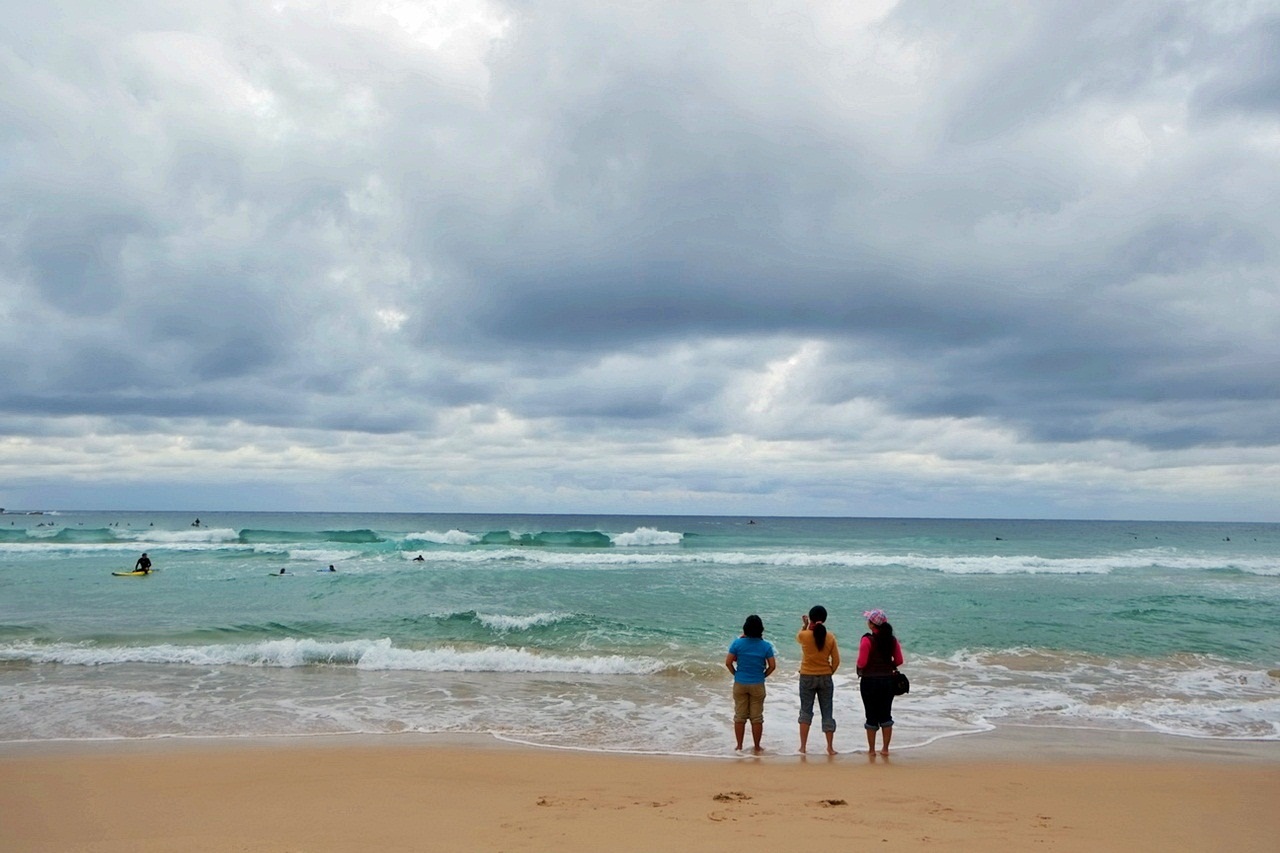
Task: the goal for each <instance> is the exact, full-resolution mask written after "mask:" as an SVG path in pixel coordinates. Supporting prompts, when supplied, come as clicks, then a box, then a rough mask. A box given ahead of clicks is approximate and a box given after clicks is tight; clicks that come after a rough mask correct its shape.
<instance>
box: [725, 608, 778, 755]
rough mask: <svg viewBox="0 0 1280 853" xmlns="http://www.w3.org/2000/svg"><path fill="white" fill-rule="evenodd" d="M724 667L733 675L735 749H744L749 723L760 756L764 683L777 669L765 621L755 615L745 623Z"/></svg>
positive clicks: (726, 658)
mask: <svg viewBox="0 0 1280 853" xmlns="http://www.w3.org/2000/svg"><path fill="white" fill-rule="evenodd" d="M724 665H725V667H726V668H727V669H728V670H729V672H731V673H733V734H734V737H736V738H737V739H738V745H737V746H736V747H734V748H735V749H738V750H741V749H742V736H743V735H744V734H746V730H747V720H750V721H751V739H752V740H753V741H754V742H755V749H754V751H755V752H760V751H761V750H760V735H761V734H763V732H764V695H765V691H764V680H765V679H766V678H768V677H769V676H770V675H771V674H772V673H773V671H774V670H775V669H776V668H777V666H778V661H777V658H776V657H775V656H774V652H773V644H772V643H770V642H769V641H768V640H766V639H764V620H763V619H761V618H760V617H759V616H757V615H755V614H754V613H752V614H751V615H750V616H748V617H747V621H746V622H743V623H742V636H741V637H739V638H738V639H736V640H734V641H733V642H732V643H731V644H730V645H729V654H727V655H725V658H724Z"/></svg>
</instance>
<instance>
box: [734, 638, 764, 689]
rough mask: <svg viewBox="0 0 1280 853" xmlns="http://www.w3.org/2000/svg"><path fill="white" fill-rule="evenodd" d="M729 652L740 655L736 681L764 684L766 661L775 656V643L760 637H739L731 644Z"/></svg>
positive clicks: (735, 675)
mask: <svg viewBox="0 0 1280 853" xmlns="http://www.w3.org/2000/svg"><path fill="white" fill-rule="evenodd" d="M729 654H731V655H737V656H738V663H737V665H736V666H735V668H736V669H737V672H736V673H734V676H733V680H734V681H736V682H737V683H738V684H764V662H765V661H767V660H768V659H769V658H771V657H775V655H774V653H773V643H771V642H769V641H768V640H764V639H761V638H759V637H739V638H738V639H736V640H734V641H733V642H732V643H730V644H729Z"/></svg>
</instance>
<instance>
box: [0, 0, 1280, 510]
mask: <svg viewBox="0 0 1280 853" xmlns="http://www.w3.org/2000/svg"><path fill="white" fill-rule="evenodd" d="M3 6H4V13H5V19H6V21H7V26H6V28H5V32H4V33H3V34H0V90H2V91H3V94H4V97H3V98H0V292H2V293H3V300H2V302H0V370H2V371H3V381H2V382H0V503H2V504H4V505H8V506H12V507H19V506H29V507H38V506H48V505H59V506H67V507H94V506H102V507H120V508H163V507H168V506H174V507H175V508H177V507H182V508H187V507H190V508H201V507H207V508H232V509H234V508H243V509H295V508H296V509H352V510H359V509H369V510H405V511H416V510H423V511H426V510H434V511H453V510H479V511H484V510H493V511H577V512H645V513H664V512H671V513H684V512H714V513H746V514H753V515H763V514H770V513H773V514H835V515H895V514H900V515H1003V516H1070V517H1080V516H1087V517H1127V518H1135V517H1138V518H1206V519H1217V518H1231V519H1244V520H1250V519H1265V520H1275V519H1276V518H1278V517H1280V492H1278V491H1277V490H1276V488H1275V486H1274V483H1275V482H1277V479H1278V477H1280V379H1278V378H1277V377H1280V263H1278V258H1277V246H1280V206H1277V205H1276V203H1275V199H1277V198H1280V98H1278V97H1277V91H1280V88H1278V86H1277V82H1278V81H1280V7H1277V6H1275V5H1274V4H1269V3H1261V4H1259V3H1251V2H1245V1H1244V0H1240V2H1221V3H1213V4H1195V3H1185V4H1183V3H1168V2H1132V3H1123V4H1115V3H1103V2H1072V3H1065V2H1064V3H1036V4H1020V3H1008V4H1000V3H995V4H981V5H980V6H978V7H976V8H975V7H973V6H970V5H964V6H958V5H956V4H951V3H945V2H912V0H901V2H881V3H871V2H869V3H857V4H848V3H821V2H817V3H815V2H769V3H764V2H761V3H748V4H741V3H702V4H683V3H627V4H600V3H503V2H496V1H495V2H475V0H456V2H432V3H420V2H408V0H403V2H401V0H386V2H379V3H362V2H355V0H352V2H347V3H343V2H319V0H316V2H311V0H282V2H278V3H274V4H236V3H223V2H213V3H206V4H171V3H163V2H154V3H146V2H142V3H130V4H126V5H124V6H120V5H118V4H105V5H104V4H99V3H92V2H81V3H77V2H50V3H45V4H19V3H4V4H3Z"/></svg>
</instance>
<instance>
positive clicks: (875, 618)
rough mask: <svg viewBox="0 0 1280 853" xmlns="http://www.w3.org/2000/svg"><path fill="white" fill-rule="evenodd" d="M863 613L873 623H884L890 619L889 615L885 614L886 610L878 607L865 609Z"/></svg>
mask: <svg viewBox="0 0 1280 853" xmlns="http://www.w3.org/2000/svg"><path fill="white" fill-rule="evenodd" d="M862 615H863V616H864V617H865V618H866V620H867V621H868V622H870V623H871V624H872V625H883V624H884V623H886V622H888V621H889V617H888V616H887V615H885V612H884V611H883V610H880V609H878V608H877V609H876V610H866V611H863V613H862Z"/></svg>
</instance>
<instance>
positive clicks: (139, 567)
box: [133, 551, 151, 575]
mask: <svg viewBox="0 0 1280 853" xmlns="http://www.w3.org/2000/svg"><path fill="white" fill-rule="evenodd" d="M133 570H134V571H135V572H142V573H143V574H144V575H149V574H151V558H150V557H148V556H147V554H146V552H145V551H144V552H143V554H142V556H141V557H139V558H138V562H136V563H134V564H133Z"/></svg>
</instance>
